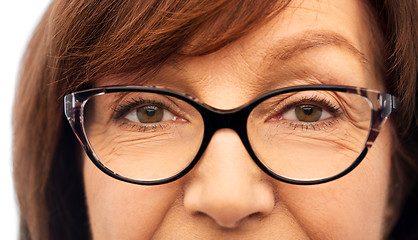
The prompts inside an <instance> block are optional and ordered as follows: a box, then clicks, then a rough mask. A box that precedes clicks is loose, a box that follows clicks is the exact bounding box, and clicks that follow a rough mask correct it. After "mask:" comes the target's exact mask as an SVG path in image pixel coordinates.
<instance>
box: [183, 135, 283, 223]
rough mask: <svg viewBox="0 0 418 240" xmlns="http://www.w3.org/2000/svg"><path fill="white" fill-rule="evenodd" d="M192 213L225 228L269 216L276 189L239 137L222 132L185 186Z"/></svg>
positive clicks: (185, 203)
mask: <svg viewBox="0 0 418 240" xmlns="http://www.w3.org/2000/svg"><path fill="white" fill-rule="evenodd" d="M184 194H185V195H184V206H185V208H186V211H187V212H188V213H189V214H192V215H195V216H199V217H202V216H204V217H207V218H210V219H212V220H213V221H214V222H215V223H216V224H218V225H219V226H221V227H224V228H234V227H237V226H239V225H240V224H241V223H243V222H244V221H250V222H251V221H258V220H260V219H261V218H264V217H266V216H268V215H269V214H270V213H271V212H272V210H273V208H274V203H275V196H274V190H273V186H272V184H271V183H270V180H269V178H268V177H267V175H266V174H264V173H263V172H262V171H261V170H260V169H259V168H258V167H257V165H256V164H255V163H254V162H253V161H252V159H251V157H250V156H249V155H248V153H247V151H246V149H245V147H244V145H243V144H242V142H241V140H240V138H239V136H238V135H237V134H236V132H234V131H233V130H230V129H221V130H218V131H217V132H216V133H215V134H214V135H213V137H212V139H211V141H210V143H209V145H208V147H207V149H206V151H205V153H204V154H203V156H202V158H201V159H200V161H199V163H198V165H197V166H195V168H194V169H193V171H192V172H191V174H190V175H189V182H188V184H187V185H186V187H185V192H184Z"/></svg>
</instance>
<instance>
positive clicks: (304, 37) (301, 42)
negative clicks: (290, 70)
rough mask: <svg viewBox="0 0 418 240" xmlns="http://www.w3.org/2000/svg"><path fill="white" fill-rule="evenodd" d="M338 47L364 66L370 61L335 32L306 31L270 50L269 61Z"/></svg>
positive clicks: (282, 40) (287, 58) (281, 40)
mask: <svg viewBox="0 0 418 240" xmlns="http://www.w3.org/2000/svg"><path fill="white" fill-rule="evenodd" d="M327 46H331V47H338V48H340V49H343V50H346V51H348V52H350V53H351V54H352V55H353V56H354V57H356V58H357V59H358V60H359V62H360V63H361V64H362V65H365V64H367V63H368V62H369V61H368V59H367V58H366V55H365V54H364V53H363V52H361V51H360V50H359V49H357V48H356V47H355V46H354V44H353V43H351V41H349V40H348V39H347V38H345V37H343V36H342V35H341V34H339V33H336V32H333V31H305V32H302V33H301V34H297V35H295V36H290V37H286V38H283V39H280V40H279V41H278V42H277V44H275V45H274V46H273V47H272V48H270V49H268V55H267V60H270V59H271V60H276V59H279V60H283V61H284V60H290V59H291V58H293V57H296V56H298V55H301V54H302V53H304V52H306V51H307V50H309V49H312V48H319V47H327Z"/></svg>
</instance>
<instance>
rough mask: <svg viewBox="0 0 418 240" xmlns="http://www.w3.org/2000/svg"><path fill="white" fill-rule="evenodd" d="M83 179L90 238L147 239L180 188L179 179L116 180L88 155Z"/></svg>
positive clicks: (157, 225)
mask: <svg viewBox="0 0 418 240" xmlns="http://www.w3.org/2000/svg"><path fill="white" fill-rule="evenodd" d="M84 180H85V190H86V197H87V206H88V214H89V220H90V225H91V231H92V235H93V238H94V239H105V240H106V239H150V238H151V236H152V235H153V234H154V232H155V231H156V230H157V229H158V227H159V224H160V223H161V222H162V221H163V219H164V217H165V214H166V212H167V211H168V210H169V209H170V206H171V205H172V204H173V202H174V201H175V200H176V197H177V196H178V191H179V189H180V187H179V182H174V183H169V184H164V185H159V186H140V185H136V184H130V183H125V182H122V181H117V180H115V179H113V178H111V177H109V176H107V175H105V174H104V173H103V172H101V171H100V170H99V169H98V168H97V167H96V166H94V165H93V163H91V161H90V160H89V159H88V158H85V160H84Z"/></svg>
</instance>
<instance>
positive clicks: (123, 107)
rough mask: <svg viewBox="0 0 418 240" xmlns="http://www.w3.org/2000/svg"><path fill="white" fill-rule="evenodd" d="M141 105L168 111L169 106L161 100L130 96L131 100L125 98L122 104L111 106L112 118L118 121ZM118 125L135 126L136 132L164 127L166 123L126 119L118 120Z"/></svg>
mask: <svg viewBox="0 0 418 240" xmlns="http://www.w3.org/2000/svg"><path fill="white" fill-rule="evenodd" d="M142 105H154V106H157V107H160V108H162V109H164V110H167V111H170V107H168V106H166V105H165V104H163V103H162V102H158V101H154V100H149V99H142V98H138V99H134V98H132V99H131V100H127V101H126V102H124V103H123V104H120V105H118V106H117V107H115V108H113V114H112V120H113V121H115V122H119V121H120V120H121V119H122V118H123V117H125V116H126V115H127V114H128V113H129V112H131V111H133V110H135V109H136V108H139V107H141V106H142ZM119 126H120V127H122V126H124V127H131V128H137V131H138V132H146V131H151V130H157V129H161V128H165V127H167V126H168V125H167V124H161V123H134V122H131V121H129V120H126V121H122V122H119Z"/></svg>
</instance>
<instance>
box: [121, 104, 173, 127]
mask: <svg viewBox="0 0 418 240" xmlns="http://www.w3.org/2000/svg"><path fill="white" fill-rule="evenodd" d="M125 118H126V119H128V120H129V121H132V122H139V123H158V122H163V121H169V120H173V121H174V120H176V116H175V115H174V114H172V113H171V112H170V111H168V110H166V109H164V108H161V107H158V106H155V105H147V106H142V107H139V108H137V109H135V110H133V111H131V112H129V113H128V114H127V115H126V117H125Z"/></svg>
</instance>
